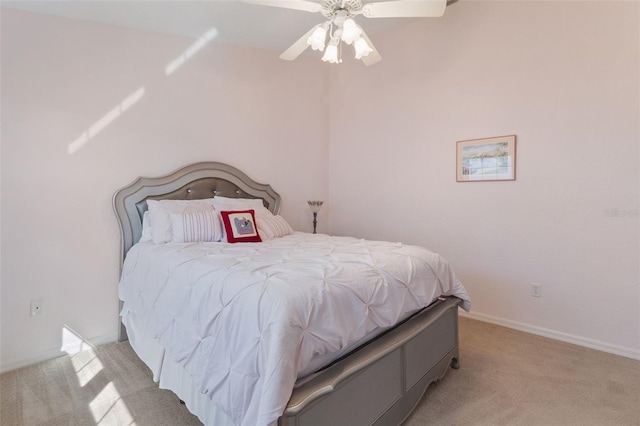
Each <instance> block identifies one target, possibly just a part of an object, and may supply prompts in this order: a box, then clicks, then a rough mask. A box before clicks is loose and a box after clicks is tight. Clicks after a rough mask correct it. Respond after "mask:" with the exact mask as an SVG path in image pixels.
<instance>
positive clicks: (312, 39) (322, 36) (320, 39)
mask: <svg viewBox="0 0 640 426" xmlns="http://www.w3.org/2000/svg"><path fill="white" fill-rule="evenodd" d="M326 38H327V28H326V25H319V26H317V27H316V29H315V30H313V33H311V35H310V36H309V38H308V39H307V44H308V45H309V46H311V48H312V49H313V50H323V49H324V42H325V40H326Z"/></svg>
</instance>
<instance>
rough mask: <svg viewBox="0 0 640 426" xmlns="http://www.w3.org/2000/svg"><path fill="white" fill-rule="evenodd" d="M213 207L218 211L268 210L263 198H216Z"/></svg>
mask: <svg viewBox="0 0 640 426" xmlns="http://www.w3.org/2000/svg"><path fill="white" fill-rule="evenodd" d="M213 206H214V207H215V208H216V210H220V211H222V210H227V211H228V210H250V209H253V210H260V209H265V210H267V208H266V207H265V206H264V204H263V203H262V199H261V198H228V197H218V196H216V197H214V198H213Z"/></svg>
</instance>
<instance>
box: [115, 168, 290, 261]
mask: <svg viewBox="0 0 640 426" xmlns="http://www.w3.org/2000/svg"><path fill="white" fill-rule="evenodd" d="M216 195H219V196H221V197H229V198H261V199H262V202H263V204H264V206H265V207H266V208H268V209H269V210H270V211H271V212H272V213H273V214H278V212H279V211H280V195H278V193H277V192H275V191H274V190H273V188H271V186H270V185H265V184H262V183H258V182H256V181H254V180H253V179H251V178H250V177H249V176H247V175H246V174H245V173H243V172H241V171H240V170H238V169H236V168H235V167H233V166H230V165H228V164H223V163H218V162H213V161H208V162H202V163H195V164H191V165H189V166H186V167H183V168H181V169H178V170H176V171H174V172H172V173H169V174H168V175H166V176H160V177H156V178H148V177H139V178H138V179H136V180H135V181H133V182H132V183H131V184H130V185H128V186H126V187H124V188H122V189H120V190H119V191H118V192H116V193H115V195H114V196H113V208H114V209H115V212H116V216H117V218H118V223H119V225H120V235H121V244H120V260H121V261H124V257H125V256H126V254H127V252H128V251H129V249H130V248H131V247H132V246H133V245H134V244H135V243H137V242H138V241H139V240H140V236H141V235H142V216H143V214H144V212H145V211H146V210H147V199H152V200H160V199H172V200H198V199H202V198H212V197H215V196H216Z"/></svg>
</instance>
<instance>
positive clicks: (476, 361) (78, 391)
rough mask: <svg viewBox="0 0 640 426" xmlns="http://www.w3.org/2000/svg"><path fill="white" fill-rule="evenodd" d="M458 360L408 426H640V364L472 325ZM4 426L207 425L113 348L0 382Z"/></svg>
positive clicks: (463, 328)
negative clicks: (457, 364)
mask: <svg viewBox="0 0 640 426" xmlns="http://www.w3.org/2000/svg"><path fill="white" fill-rule="evenodd" d="M460 351H461V352H460V369H459V370H449V372H448V373H447V375H446V376H445V377H444V379H443V380H442V381H440V382H438V383H437V384H435V385H433V386H431V387H430V388H429V390H428V391H427V394H426V395H425V397H424V398H423V399H422V401H421V402H420V404H419V406H418V408H417V409H416V411H415V412H414V413H413V414H412V416H411V417H410V418H409V419H408V420H407V422H406V425H407V426H418V425H492V426H493V425H534V426H537V425H540V426H543V425H544V426H546V425H563V426H564V425H598V426H600V425H601V426H609V425H611V426H618V425H639V426H640V361H634V360H631V359H628V358H623V357H619V356H615V355H610V354H606V353H602V352H598V351H594V350H591V349H587V348H583V347H579V346H574V345H570V344H566V343H562V342H557V341H554V340H551V339H546V338H543V337H539V336H534V335H530V334H526V333H522V332H519V331H515V330H510V329H507V328H503V327H499V326H495V325H491V324H486V323H482V322H478V321H474V320H470V319H467V318H461V319H460ZM0 424H2V425H3V426H13V425H95V424H100V425H118V426H119V425H134V424H135V425H141V426H142V425H145V426H146V425H149V426H151V425H153V426H155V425H176V426H177V425H198V424H200V422H199V421H198V419H197V418H195V417H194V416H192V415H191V414H190V413H189V412H188V411H187V409H186V408H185V407H184V406H183V405H180V403H179V402H178V399H177V398H176V397H175V395H174V394H173V393H171V392H169V391H164V390H160V389H158V387H157V385H156V384H155V383H153V381H152V380H151V374H150V372H149V370H148V369H147V368H146V367H145V365H144V364H143V363H142V362H141V361H140V360H138V358H137V357H136V356H135V354H134V352H133V351H132V350H131V347H130V346H129V345H128V344H127V343H113V344H109V345H104V346H100V347H98V348H96V349H95V350H89V351H85V352H81V353H79V354H76V355H74V356H65V357H61V358H58V359H55V360H51V361H47V362H43V363H40V364H37V365H33V366H29V367H25V368H22V369H19V370H15V371H11V372H7V373H4V374H2V375H0ZM332 426H333V425H332Z"/></svg>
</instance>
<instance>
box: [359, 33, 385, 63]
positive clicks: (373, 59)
mask: <svg viewBox="0 0 640 426" xmlns="http://www.w3.org/2000/svg"><path fill="white" fill-rule="evenodd" d="M362 38H363V39H365V40H366V41H367V44H369V47H371V48H372V49H373V51H372V52H370V53H369V54H368V55H367V56H363V57H362V62H364V64H365V65H367V66H369V65H373V64H376V63H378V62H380V61H381V60H382V56H380V53H378V49H376V47H375V46H374V45H373V43H371V40H369V37H367V35H366V34H365V33H364V31H363V32H362Z"/></svg>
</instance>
